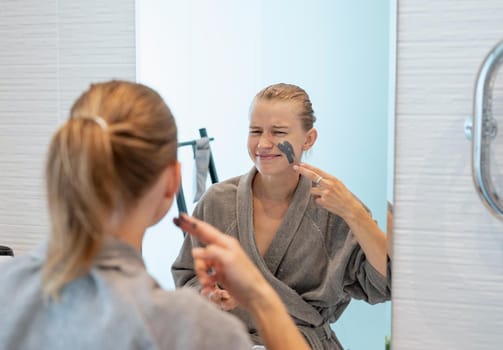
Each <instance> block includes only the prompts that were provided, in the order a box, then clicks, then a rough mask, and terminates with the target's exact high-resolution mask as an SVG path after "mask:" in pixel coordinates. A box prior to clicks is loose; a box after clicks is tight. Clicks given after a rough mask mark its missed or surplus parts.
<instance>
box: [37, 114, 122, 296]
mask: <svg viewBox="0 0 503 350" xmlns="http://www.w3.org/2000/svg"><path fill="white" fill-rule="evenodd" d="M97 118H99V117H90V118H72V119H69V120H68V122H67V123H66V124H65V125H63V127H61V129H59V131H58V132H57V133H56V135H54V137H53V139H52V142H51V145H50V148H49V156H48V161H47V168H46V179H47V196H48V202H49V215H50V219H51V224H52V239H51V240H50V243H49V247H48V251H47V261H46V264H45V266H44V269H43V274H42V276H43V277H42V278H43V292H44V295H45V296H46V297H53V298H56V297H57V296H58V292H59V290H60V289H61V288H62V287H63V286H64V285H65V284H66V283H68V282H69V281H72V280H74V279H75V278H78V277H79V276H80V275H82V274H83V273H85V272H87V271H88V269H89V268H90V265H91V264H92V261H93V258H94V256H95V255H96V254H97V252H98V251H99V250H100V248H101V245H102V242H103V237H104V231H105V230H106V227H104V223H105V222H106V218H107V216H109V215H110V212H111V209H112V207H113V205H114V199H115V195H114V190H113V189H114V182H115V178H116V174H115V170H114V167H113V159H112V149H111V143H110V137H109V134H108V131H107V128H106V122H105V121H104V120H103V119H101V118H100V119H97Z"/></svg>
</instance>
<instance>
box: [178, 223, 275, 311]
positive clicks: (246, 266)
mask: <svg viewBox="0 0 503 350" xmlns="http://www.w3.org/2000/svg"><path fill="white" fill-rule="evenodd" d="M175 224H177V225H178V226H180V228H181V229H182V230H183V231H185V232H187V233H189V234H191V235H192V236H194V237H195V238H197V239H198V240H199V241H200V242H201V243H203V245H204V247H198V248H193V249H192V256H193V257H194V270H195V272H196V275H197V277H198V279H199V282H200V284H201V286H202V289H201V293H202V294H203V295H206V296H208V297H209V299H210V300H212V301H214V302H216V303H217V304H219V305H221V306H223V307H225V308H232V306H233V305H235V304H240V305H242V306H243V307H245V308H249V307H251V306H252V304H253V302H254V301H255V300H257V299H258V298H259V297H262V295H261V293H262V291H263V290H268V289H267V287H269V285H268V283H267V281H266V280H265V278H264V277H263V276H262V274H261V273H260V272H259V271H258V269H257V268H256V267H255V265H254V264H253V263H252V262H251V260H250V259H249V258H248V256H247V255H246V253H245V252H244V250H243V248H241V245H240V244H239V242H238V241H237V240H236V239H235V238H234V237H231V236H228V235H225V234H223V233H221V232H220V231H219V230H217V229H216V228H215V227H213V226H211V225H210V224H208V223H205V222H203V221H200V220H197V219H195V218H191V217H189V216H188V215H185V214H182V215H181V216H180V218H178V219H175ZM217 284H218V285H221V286H223V288H225V290H223V289H220V290H216V289H215V288H217V289H219V288H218V287H217ZM264 288H265V289H264ZM221 302H224V305H222V304H221Z"/></svg>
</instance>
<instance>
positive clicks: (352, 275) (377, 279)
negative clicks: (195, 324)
mask: <svg viewBox="0 0 503 350" xmlns="http://www.w3.org/2000/svg"><path fill="white" fill-rule="evenodd" d="M315 120H316V118H315V116H314V112H313V109H312V105H311V101H310V99H309V96H308V95H307V93H306V92H305V91H304V90H303V89H301V88H299V87H298V86H295V85H289V84H275V85H272V86H269V87H267V88H265V89H263V90H262V91H260V92H259V93H258V94H257V95H256V96H255V98H254V100H253V102H252V106H251V109H250V127H249V136H248V152H249V155H250V158H251V159H252V161H253V162H254V165H255V166H254V167H253V168H252V169H251V171H250V172H249V173H247V174H244V175H242V176H239V177H235V178H232V179H229V180H226V181H224V182H221V183H219V184H215V185H213V186H212V187H210V188H209V189H208V191H207V192H206V193H205V195H204V196H203V198H202V199H201V200H200V201H199V203H198V204H197V206H196V208H195V210H194V216H195V217H198V218H200V219H203V220H205V221H207V222H209V223H211V224H213V225H215V226H216V227H218V228H219V229H220V230H222V231H223V232H225V233H227V234H229V235H231V236H234V237H236V238H237V239H238V240H239V242H240V243H241V245H242V246H243V248H244V250H245V251H246V252H247V253H248V255H249V256H250V257H251V259H252V260H253V261H254V262H255V264H256V265H257V266H258V268H259V270H260V271H261V272H262V274H263V275H264V276H265V278H266V279H267V280H268V281H269V282H270V283H271V284H272V286H273V287H274V288H275V289H276V291H277V292H278V294H279V295H280V296H281V298H282V299H283V302H284V303H285V304H286V305H287V307H288V311H289V313H290V315H291V316H292V318H293V319H294V321H295V323H296V324H297V326H298V328H299V329H300V331H301V332H302V334H303V335H304V337H305V338H306V339H307V341H308V342H309V344H310V346H311V347H312V348H313V349H315V350H318V349H342V346H341V344H340V343H339V342H338V340H337V338H336V336H335V334H334V332H333V331H332V329H331V328H330V323H333V322H335V321H336V320H337V319H338V318H339V317H340V315H341V314H342V312H343V311H344V309H345V308H346V307H347V306H348V304H349V302H350V300H351V298H356V299H363V300H365V301H367V302H369V303H371V304H374V303H379V302H383V301H386V300H389V299H390V283H389V281H390V278H386V275H387V270H389V265H390V261H389V258H388V254H387V251H386V236H385V235H384V233H383V232H382V231H381V230H380V229H379V227H378V226H377V224H376V222H375V221H374V220H373V219H372V217H371V215H370V213H369V211H368V210H367V209H366V207H365V206H364V205H363V204H362V203H361V202H360V201H359V200H358V199H357V198H356V197H355V196H354V195H353V194H352V193H351V192H350V191H349V190H348V189H347V188H346V187H345V186H344V184H343V183H342V182H341V181H339V180H338V179H337V178H335V177H334V176H332V175H330V174H327V173H325V172H323V171H322V170H320V169H317V168H315V167H313V166H310V165H307V164H302V163H300V160H301V157H302V154H303V153H304V152H305V151H307V150H308V149H310V148H311V147H312V146H313V144H314V143H315V141H316V138H317V130H316V129H315V128H314V127H313V124H314V122H315ZM198 244H199V243H198V242H197V241H195V240H193V239H191V238H190V237H187V238H186V239H185V241H184V244H183V247H182V249H181V251H180V253H179V256H178V258H177V259H176V261H175V263H174V264H173V267H172V272H173V276H174V280H175V284H176V285H177V286H179V287H180V286H193V287H196V288H198V287H199V285H198V282H197V279H196V278H195V273H194V270H193V262H192V257H191V255H190V251H191V248H192V247H193V246H195V245H198ZM203 294H205V295H206V296H207V297H208V298H209V299H210V300H212V301H213V302H215V303H216V304H217V305H219V306H220V307H221V308H222V309H224V310H228V311H230V312H232V313H234V314H236V315H237V316H238V317H239V318H241V319H242V320H243V321H244V322H245V323H246V324H247V326H248V330H249V332H250V334H251V337H252V340H253V341H254V342H255V343H257V344H261V342H262V340H261V339H260V337H259V335H258V332H257V330H256V328H255V327H254V325H253V323H252V322H251V319H250V316H249V315H248V313H247V312H246V311H245V310H243V309H242V308H241V307H240V305H238V303H237V302H236V301H235V300H234V299H233V298H232V297H231V296H230V295H229V294H228V293H227V291H226V290H225V289H222V288H220V286H218V285H215V288H214V289H213V290H212V291H210V292H208V291H207V290H206V291H203Z"/></svg>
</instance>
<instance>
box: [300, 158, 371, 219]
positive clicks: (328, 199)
mask: <svg viewBox="0 0 503 350" xmlns="http://www.w3.org/2000/svg"><path fill="white" fill-rule="evenodd" d="M293 169H294V170H295V171H297V172H298V173H299V174H301V175H303V176H305V177H307V178H308V179H310V180H311V181H312V182H313V188H312V189H311V194H312V195H313V196H314V198H315V203H316V204H318V205H319V206H321V207H323V208H325V209H327V210H328V211H330V212H331V213H333V214H336V215H339V216H340V217H342V218H343V219H344V220H345V221H347V222H348V223H349V222H350V221H351V218H353V217H354V216H355V214H356V215H360V214H363V213H364V212H366V210H365V208H364V207H363V205H362V204H361V203H360V201H359V200H358V199H356V197H355V196H354V195H353V193H351V191H349V190H348V189H347V188H346V186H345V185H344V183H342V181H340V180H339V179H337V178H336V177H335V176H332V175H330V174H328V173H326V172H324V171H323V170H321V169H318V168H316V167H314V166H312V165H309V164H305V163H300V164H298V165H295V166H294V167H293Z"/></svg>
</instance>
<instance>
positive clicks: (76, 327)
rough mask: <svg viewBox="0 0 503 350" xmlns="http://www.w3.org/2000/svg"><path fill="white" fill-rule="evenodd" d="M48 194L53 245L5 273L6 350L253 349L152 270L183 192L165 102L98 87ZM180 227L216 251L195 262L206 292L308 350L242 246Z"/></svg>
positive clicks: (90, 93) (52, 161)
mask: <svg viewBox="0 0 503 350" xmlns="http://www.w3.org/2000/svg"><path fill="white" fill-rule="evenodd" d="M46 184H47V197H48V206H49V213H50V220H51V232H50V235H49V237H48V241H47V243H46V244H44V245H42V246H41V247H39V248H38V250H36V251H35V252H33V253H32V254H29V255H26V256H22V257H18V258H15V259H12V261H11V262H7V263H4V264H2V265H1V266H0V276H2V288H0V305H1V307H2V315H3V316H2V325H1V327H0V344H1V347H2V348H5V349H184V350H187V349H243V350H245V349H247V350H249V349H250V348H251V347H252V344H251V343H250V341H249V339H248V336H247V333H246V332H245V330H244V327H243V326H242V324H240V322H239V321H238V320H237V319H235V318H234V317H232V316H230V315H228V314H225V313H223V312H221V311H220V310H218V309H217V308H215V307H214V306H213V305H211V303H209V302H207V301H205V300H204V298H202V297H200V296H199V295H197V294H196V293H194V292H193V291H190V290H180V291H175V292H166V291H163V290H162V289H161V288H160V287H159V285H158V284H157V283H156V281H155V280H154V279H153V278H152V277H150V276H149V275H148V273H147V271H146V269H145V265H144V262H143V260H142V257H141V254H140V251H141V243H142V239H143V236H144V234H145V230H146V229H147V227H149V226H151V225H153V224H155V223H156V222H158V221H159V220H160V219H161V218H162V217H163V216H164V215H165V214H166V212H167V210H168V209H169V208H170V206H171V203H172V201H173V197H174V195H175V194H176V193H177V190H178V187H179V184H180V166H179V163H178V161H177V130H176V125H175V121H174V119H173V117H172V115H171V112H170V110H169V109H168V107H167V105H166V104H165V103H164V101H163V100H162V98H161V97H160V96H159V95H158V94H157V93H156V92H155V91H153V90H152V89H150V88H148V87H146V86H144V85H141V84H136V83H130V82H124V81H111V82H106V83H100V84H94V85H91V87H90V88H89V90H87V91H86V92H84V93H83V94H82V95H81V96H80V97H79V98H78V99H77V101H76V102H75V104H74V105H73V107H72V109H71V113H70V118H69V119H68V120H67V122H66V123H65V124H64V125H63V126H62V127H61V128H60V129H59V130H58V131H57V132H56V133H55V135H54V136H53V138H52V142H51V144H50V147H49V152H48V159H47V168H46ZM175 224H177V225H178V226H181V227H182V229H183V230H184V231H186V232H189V233H191V234H194V235H195V236H196V237H197V239H198V240H200V241H202V242H204V243H205V244H206V246H205V248H201V249H197V250H195V251H194V258H195V267H196V272H197V274H198V275H199V277H200V278H201V282H200V283H201V285H202V286H203V288H205V286H208V285H210V286H211V285H214V284H215V283H219V284H221V285H224V286H225V287H226V288H227V290H228V291H229V292H230V293H231V294H232V295H233V297H234V298H235V299H236V300H238V301H239V302H240V303H241V304H242V305H244V307H245V308H247V309H248V310H249V311H250V312H251V314H252V315H254V316H253V317H254V319H255V321H256V322H257V327H258V328H259V329H260V330H261V331H262V332H263V333H262V334H263V336H264V337H265V338H266V339H267V341H266V344H267V346H268V348H270V349H280V348H289V349H296V348H298V349H306V348H307V345H306V343H305V342H304V340H303V338H302V336H301V335H300V333H298V332H297V330H296V329H295V326H294V324H293V322H292V320H291V319H290V318H289V316H288V314H287V313H286V310H285V308H284V306H283V305H282V304H281V301H280V299H279V297H278V296H277V295H276V294H275V293H274V291H273V289H272V288H271V287H270V286H269V285H268V284H267V282H266V281H265V280H264V278H263V277H262V275H261V274H260V273H259V272H258V271H257V269H256V268H255V267H254V265H253V264H252V263H251V262H250V261H249V260H248V259H247V258H246V255H245V253H244V252H243V251H242V250H241V249H240V248H239V244H238V243H237V242H236V241H235V240H233V239H231V238H230V237H227V236H224V235H222V234H221V233H220V232H218V231H217V230H216V229H215V228H213V227H211V226H210V225H207V224H205V223H202V222H200V221H198V220H195V219H192V218H189V217H187V216H183V217H181V218H179V219H177V220H176V222H175ZM278 328H279V329H278ZM275 329H276V330H277V331H274V330H275Z"/></svg>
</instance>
